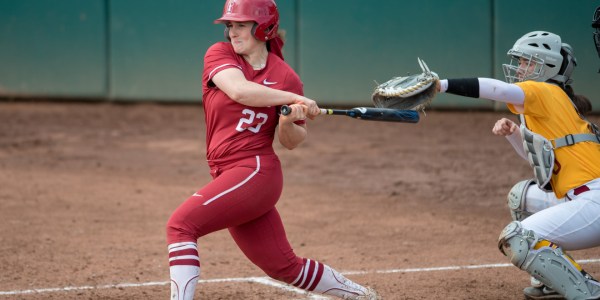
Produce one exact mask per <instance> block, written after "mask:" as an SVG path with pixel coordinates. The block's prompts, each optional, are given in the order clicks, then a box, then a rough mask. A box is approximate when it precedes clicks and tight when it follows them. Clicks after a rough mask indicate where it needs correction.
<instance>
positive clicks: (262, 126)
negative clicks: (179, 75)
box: [202, 42, 303, 161]
mask: <svg viewBox="0 0 600 300" xmlns="http://www.w3.org/2000/svg"><path fill="white" fill-rule="evenodd" d="M228 68H238V69H240V70H241V71H242V72H243V73H244V76H245V77H246V79H247V80H248V81H253V82H256V83H258V84H262V85H264V86H267V87H270V88H274V89H278V90H285V91H289V92H292V93H295V94H298V95H303V88H302V82H301V81H300V77H298V75H297V74H296V72H294V70H293V69H292V68H291V67H290V66H289V65H288V64H287V63H286V62H285V61H283V60H282V59H281V58H279V57H278V56H277V55H275V54H273V53H270V52H269V55H268V57H267V64H266V66H265V68H263V69H262V70H253V69H252V66H251V65H250V64H249V63H248V62H246V60H244V58H243V57H242V56H240V55H238V54H236V53H235V51H234V50H233V47H232V45H231V43H227V42H219V43H216V44H214V45H212V46H211V47H210V48H209V49H208V50H207V51H206V54H205V56H204V71H203V73H202V105H203V107H204V116H205V119H206V158H207V159H208V160H209V161H229V160H234V159H239V158H243V157H247V156H253V155H264V154H271V153H274V151H273V140H274V137H275V128H276V127H277V124H278V123H279V114H278V111H279V107H252V106H246V105H243V104H241V103H238V102H236V101H234V100H232V99H231V98H229V97H228V96H227V95H226V94H225V93H224V92H223V91H221V90H220V89H219V88H217V87H216V86H215V85H214V83H213V82H212V78H213V76H214V75H215V74H217V73H218V72H220V71H222V70H225V69H228Z"/></svg>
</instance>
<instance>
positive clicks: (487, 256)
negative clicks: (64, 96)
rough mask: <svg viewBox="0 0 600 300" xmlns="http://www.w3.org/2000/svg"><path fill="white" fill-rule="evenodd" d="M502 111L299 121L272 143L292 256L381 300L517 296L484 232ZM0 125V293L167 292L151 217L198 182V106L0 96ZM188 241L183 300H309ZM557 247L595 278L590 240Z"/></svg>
mask: <svg viewBox="0 0 600 300" xmlns="http://www.w3.org/2000/svg"><path fill="white" fill-rule="evenodd" d="M503 116H509V117H511V118H512V116H510V115H509V114H508V113H500V112H448V111H429V112H428V113H427V115H426V116H422V117H421V121H420V122H419V123H418V124H397V123H383V122H368V121H359V120H354V119H351V118H346V117H340V116H327V117H320V118H318V119H317V120H314V121H310V122H309V129H310V133H309V139H308V141H307V142H306V143H305V144H303V145H302V146H301V147H300V148H298V149H296V150H294V151H288V150H285V149H283V148H282V147H280V146H278V144H277V146H276V149H277V151H278V153H279V155H280V158H281V160H282V163H283V166H284V176H285V181H286V184H285V187H284V191H283V196H282V199H281V200H280V201H279V204H278V208H279V210H280V213H281V215H282V217H283V220H284V224H285V225H286V229H287V234H288V237H289V239H290V241H291V243H292V245H293V246H294V249H295V251H296V253H297V254H298V255H300V256H304V257H309V258H314V259H318V260H320V261H322V262H324V263H327V264H329V265H331V266H332V267H334V268H336V269H338V270H339V271H342V272H344V273H345V274H347V276H348V277H349V278H352V279H354V280H356V281H358V282H360V283H364V284H368V285H370V286H373V287H374V288H376V289H377V290H378V291H379V292H380V294H381V295H382V296H383V298H384V299H521V298H522V295H521V290H522V288H523V287H525V286H526V285H527V284H528V276H527V274H525V273H524V272H522V271H519V270H517V269H516V268H515V267H512V266H510V265H509V264H508V260H507V259H506V258H505V257H504V256H502V254H501V253H500V252H499V251H498V249H497V246H496V241H497V238H498V234H499V233H500V231H501V230H502V228H503V227H504V226H505V224H506V223H507V222H509V221H510V216H509V214H508V210H507V209H506V205H505V201H506V200H505V199H506V193H507V192H508V190H509V189H510V187H512V185H513V184H514V183H516V182H517V181H519V180H522V179H525V178H528V177H530V173H531V171H530V169H529V168H528V167H527V164H526V162H525V161H523V160H521V159H519V158H518V157H517V156H516V155H515V154H514V153H513V152H512V149H511V147H510V145H509V144H508V143H507V142H506V141H505V140H504V139H503V138H499V137H495V136H493V135H492V134H491V127H492V125H493V124H494V122H495V120H496V119H498V118H500V117H503ZM0 120H1V122H0V300H2V299H168V298H169V287H168V280H169V276H168V258H167V250H166V241H165V224H166V221H167V219H168V217H169V215H170V214H171V212H172V211H173V210H174V209H175V208H176V207H177V206H178V204H179V203H180V202H181V201H183V200H184V199H186V198H187V197H188V196H189V195H190V194H192V193H193V192H194V191H195V190H196V189H197V188H199V187H201V186H202V185H203V184H204V183H206V182H208V181H209V180H210V176H209V174H208V168H207V165H206V162H205V159H204V153H205V148H204V125H203V113H202V109H201V106H200V105H197V104H196V105H159V104H132V105H123V104H121V105H115V104H108V103H93V104H82V103H31V102H27V103H18V102H3V103H0ZM591 120H592V121H594V122H598V121H599V118H598V116H594V117H592V118H591ZM199 247H200V257H201V265H202V275H201V279H202V281H201V282H200V284H199V288H198V289H197V294H196V295H197V299H316V298H318V297H314V295H309V294H305V293H301V292H298V291H297V290H294V289H289V288H286V286H279V285H277V283H276V282H273V281H269V280H266V278H263V277H264V274H263V273H262V272H261V271H260V270H259V269H258V268H256V267H255V266H253V265H252V264H251V263H249V262H248V261H247V260H246V258H245V257H244V256H243V254H242V253H241V251H240V250H238V249H237V248H236V246H235V244H234V243H233V242H232V241H231V239H230V238H229V236H228V234H227V232H219V233H216V234H213V235H210V236H208V237H205V238H202V239H200V240H199ZM572 254H573V255H574V256H575V258H577V259H587V260H589V262H588V263H585V264H584V268H585V269H586V270H588V271H589V272H590V273H592V274H594V275H596V276H597V277H598V276H600V262H598V260H597V258H600V253H599V251H598V249H592V250H586V251H576V252H573V253H572Z"/></svg>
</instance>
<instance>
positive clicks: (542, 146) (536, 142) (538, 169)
mask: <svg viewBox="0 0 600 300" xmlns="http://www.w3.org/2000/svg"><path fill="white" fill-rule="evenodd" d="M583 119H584V120H585V121H587V120H586V119H585V118H583ZM587 122H588V124H590V128H591V129H592V131H593V132H594V133H579V134H568V135H566V136H563V137H561V138H557V139H554V140H552V141H549V140H548V139H546V138H545V137H543V136H541V135H539V134H537V133H535V132H533V131H531V130H529V129H528V128H527V126H526V125H525V118H524V117H523V115H521V126H520V131H521V137H522V138H523V148H524V150H525V153H526V154H527V161H528V162H529V165H530V166H531V167H532V168H533V174H534V176H535V179H536V180H535V181H536V183H537V185H538V186H539V187H540V189H542V190H544V191H546V192H551V191H552V185H551V184H550V178H551V177H552V170H553V169H554V149H557V148H560V147H566V146H572V145H575V144H577V143H580V142H594V143H600V131H599V130H598V127H597V126H596V125H595V124H593V123H591V122H589V121H587Z"/></svg>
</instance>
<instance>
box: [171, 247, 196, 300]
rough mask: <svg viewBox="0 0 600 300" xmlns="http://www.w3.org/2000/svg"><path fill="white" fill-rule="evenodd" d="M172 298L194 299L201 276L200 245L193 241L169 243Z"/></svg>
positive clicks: (179, 299)
mask: <svg viewBox="0 0 600 300" xmlns="http://www.w3.org/2000/svg"><path fill="white" fill-rule="evenodd" d="M169 271H170V273H171V300H192V299H194V291H195V290H196V284H198V278H199V277H200V258H199V257H198V246H196V243H193V242H183V243H174V244H170V245H169Z"/></svg>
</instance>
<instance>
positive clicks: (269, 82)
mask: <svg viewBox="0 0 600 300" xmlns="http://www.w3.org/2000/svg"><path fill="white" fill-rule="evenodd" d="M276 83H277V82H271V81H267V80H266V79H265V80H263V84H264V85H273V84H276Z"/></svg>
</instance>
